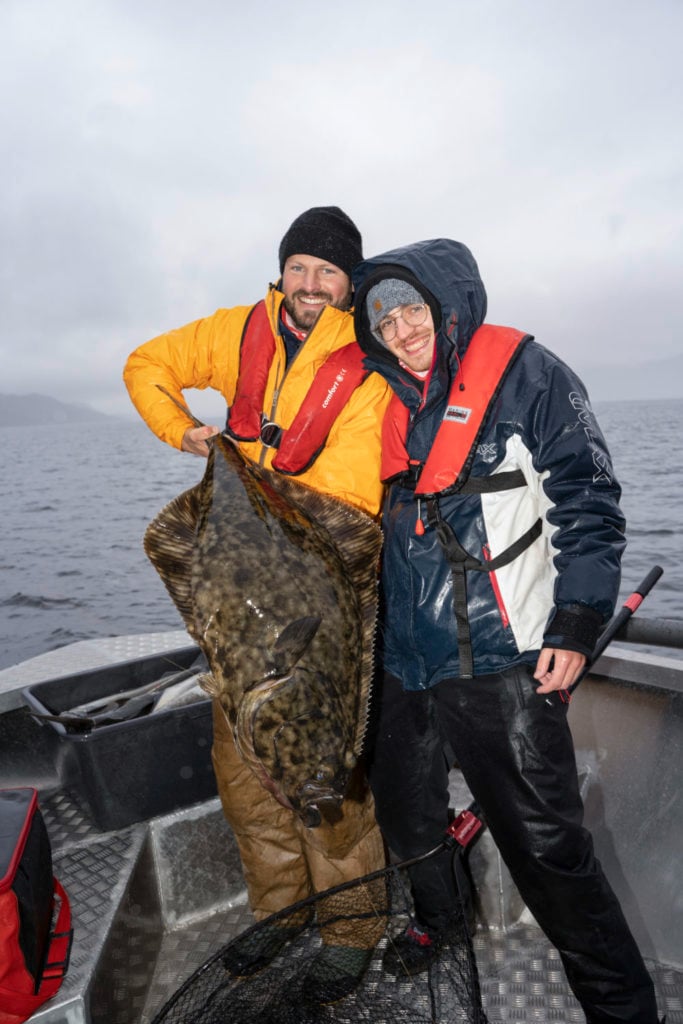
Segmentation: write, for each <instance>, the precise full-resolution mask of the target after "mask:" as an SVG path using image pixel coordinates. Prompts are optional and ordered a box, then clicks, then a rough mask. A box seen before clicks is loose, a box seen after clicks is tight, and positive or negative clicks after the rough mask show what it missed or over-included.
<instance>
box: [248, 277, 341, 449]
mask: <svg viewBox="0 0 683 1024" xmlns="http://www.w3.org/2000/svg"><path fill="white" fill-rule="evenodd" d="M282 301H283V302H284V299H283V300H282ZM271 302H272V305H271V315H272V317H273V319H274V320H275V322H276V323H278V324H279V322H280V307H278V310H277V314H276V313H275V310H274V306H275V297H274V296H271ZM280 305H282V303H280ZM326 308H327V307H326V306H324V307H323V309H322V310H321V311H320V316H319V317H318V319H317V320H316V322H315V323H314V324H313V326H312V327H311V329H310V331H309V332H308V334H307V335H306V337H305V338H304V340H303V341H302V342H301V345H300V346H299V348H298V349H297V350H296V352H295V353H294V356H293V357H292V359H291V360H290V362H289V366H288V365H287V352H286V349H285V352H284V373H283V374H282V377H281V378H280V379H279V380H276V381H275V388H274V390H273V397H272V399H271V403H270V415H269V417H268V418H269V420H270V422H271V423H276V422H277V420H276V419H275V414H276V412H277V404H278V402H279V400H280V394H281V392H282V388H283V387H284V384H285V381H286V380H287V376H288V374H289V372H290V370H291V369H292V367H293V366H294V364H295V363H296V361H297V359H298V358H299V354H300V353H301V350H302V349H303V347H304V345H306V344H307V342H308V339H309V338H310V337H311V335H312V334H313V332H314V331H315V329H316V327H317V326H318V324H319V323H320V320H321V318H322V316H323V315H324V313H325V309H326ZM276 318H277V319H276ZM275 344H276V346H277V345H278V344H279V345H281V346H282V348H283V349H284V348H285V343H284V341H283V340H282V335H281V334H280V332H279V331H278V332H277V336H276V341H275ZM268 450H269V449H268V448H267V447H266V445H264V444H261V454H260V455H259V466H261V468H263V466H264V465H265V461H266V454H267V452H268Z"/></svg>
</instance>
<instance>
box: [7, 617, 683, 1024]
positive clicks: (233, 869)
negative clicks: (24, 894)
mask: <svg viewBox="0 0 683 1024" xmlns="http://www.w3.org/2000/svg"><path fill="white" fill-rule="evenodd" d="M187 642H188V638H187V636H186V634H184V633H181V632H178V633H172V634H155V635H150V636H145V637H125V638H113V639H111V640H98V641H86V642H83V643H81V644H75V645H72V646H71V647H68V648H63V649H61V650H58V651H54V652H51V653H50V654H48V655H42V656H40V657H39V658H34V659H31V661H29V662H25V663H23V664H22V665H20V666H16V667H15V668H12V669H6V670H5V671H3V672H0V786H4V787H8V786H16V785H34V786H36V788H37V789H38V790H39V793H40V804H41V808H42V811H43V814H44V817H45V821H46V825H47V828H48V832H49V835H50V838H51V842H52V846H53V857H54V864H55V874H56V875H57V877H59V878H60V880H61V881H62V883H63V884H64V886H65V888H66V890H67V892H68V893H69V895H70V898H71V903H72V910H73V925H74V944H73V950H72V958H71V966H70V970H69V973H68V974H67V977H66V979H65V981H64V984H63V985H62V988H61V989H60V991H59V993H58V994H57V996H55V997H54V998H53V999H52V1000H51V1001H50V1002H49V1003H47V1004H46V1005H45V1007H44V1008H43V1009H42V1010H41V1011H40V1012H39V1013H37V1014H36V1015H35V1016H34V1017H33V1018H32V1020H35V1021H36V1022H40V1024H104V1022H106V1024H149V1022H150V1021H151V1020H152V1018H153V1016H154V1013H155V1012H156V1011H157V1010H158V1009H159V1007H160V1006H161V1005H163V1003H164V1002H165V1001H166V999H167V998H168V997H169V996H170V995H171V994H172V993H173V992H174V991H175V990H176V989H177V988H178V986H179V985H180V984H181V983H182V981H184V980H185V979H186V978H187V977H189V976H190V975H191V974H192V972H193V971H194V970H195V969H196V968H197V967H199V966H200V965H201V964H203V963H204V962H205V961H206V960H207V959H208V958H209V957H210V956H211V955H212V954H213V953H214V952H216V951H217V950H218V949H220V947H222V946H223V945H225V944H226V943H227V942H229V941H230V940H231V939H232V938H234V937H235V936H236V935H237V934H239V933H240V932H241V931H243V930H244V929H245V928H246V927H248V926H249V925H250V924H252V923H253V919H252V917H251V913H250V911H249V908H248V905H247V901H246V892H245V889H244V884H243V880H242V876H241V870H240V864H239V857H238V854H237V851H236V847H235V844H234V840H233V837H232V834H231V832H230V829H229V827H228V826H227V824H226V823H225V821H224V819H223V816H222V813H221V810H220V804H219V801H218V799H217V798H215V797H214V798H211V799H209V800H204V801H202V802H201V803H197V804H193V805H191V806H189V807H185V808H183V809H181V810H177V811H174V812H173V813H170V814H166V815H161V816H159V817H157V818H153V819H152V820H149V821H145V822H141V823H137V824H133V825H130V826H129V827H127V828H124V829H120V830H117V831H109V832H103V831H101V830H100V829H98V828H97V827H96V826H95V825H94V824H93V822H92V820H90V818H89V816H88V815H87V813H86V812H85V811H84V810H83V807H82V806H81V804H80V803H79V802H78V801H77V800H76V799H74V797H73V795H72V793H70V792H69V791H68V790H66V789H64V788H63V786H62V784H61V780H60V777H59V771H58V765H57V764H56V763H55V759H54V751H53V750H50V749H47V748H45V746H44V737H45V733H46V730H45V728H44V727H41V726H39V725H37V724H36V723H35V722H34V720H33V719H32V718H31V717H30V716H29V715H28V712H27V709H26V708H25V706H24V704H23V701H22V699H21V689H22V687H24V686H28V685H32V684H33V683H36V682H41V681H43V680H45V679H51V678H55V677H59V676H61V675H68V674H71V673H73V672H76V671H79V670H82V669H88V668H92V667H94V666H98V667H101V666H102V665H106V664H115V663H118V662H120V661H122V660H127V659H132V658H136V657H141V656H144V655H146V654H150V653H156V652H158V651H163V650H170V649H172V648H174V647H176V648H177V647H178V646H180V645H182V644H184V643H187ZM619 658H621V655H617V659H619ZM637 660H638V659H636V662H637ZM657 660H659V661H661V662H662V664H661V665H660V666H659V668H660V669H661V673H660V674H661V675H662V676H663V677H666V678H667V679H668V678H669V676H668V675H667V673H670V674H671V679H673V682H671V681H670V680H669V683H668V684H667V685H668V686H669V689H665V690H657V692H656V693H655V695H654V697H653V698H652V699H653V700H654V705H655V706H656V707H658V708H659V714H660V715H661V714H665V716H666V720H667V721H668V720H669V719H670V718H671V709H672V708H673V710H674V711H675V712H676V714H675V715H674V718H675V719H676V718H677V721H676V729H680V721H681V715H680V710H681V699H682V695H681V690H683V687H681V685H680V683H681V678H680V676H679V674H678V672H677V669H676V667H675V663H674V664H668V665H667V664H664V663H665V662H666V661H667V659H655V662H656V661H657ZM679 664H680V663H679ZM636 667H637V666H636ZM681 668H683V665H681ZM620 672H621V674H622V675H624V674H628V673H626V672H624V670H623V666H622V667H621V668H620ZM636 674H637V672H636ZM598 685H599V684H598ZM586 689H587V691H588V690H589V687H588V686H586ZM602 693H605V694H607V691H606V690H604V691H602ZM628 694H629V697H630V699H632V700H633V699H635V700H636V703H637V704H638V711H637V713H638V715H639V716H640V718H641V720H642V708H640V704H639V703H638V702H639V701H640V702H642V699H643V698H642V693H641V691H640V690H639V689H638V687H637V685H635V684H631V683H629V684H628ZM601 697H602V694H601V696H600V697H599V698H598V699H597V702H596V701H595V700H593V702H592V704H591V713H590V714H588V715H587V716H586V720H585V721H580V722H577V728H576V730H575V736H577V737H578V739H577V751H578V753H579V764H580V771H581V777H582V783H583V785H584V790H585V792H584V797H585V798H586V805H587V816H588V817H590V815H593V816H595V814H596V811H595V808H596V806H597V805H600V806H601V808H602V809H601V812H600V813H602V815H603V819H602V820H601V819H599V818H596V820H595V822H591V821H590V820H589V822H588V823H589V825H591V827H593V826H594V825H595V824H597V825H598V826H600V825H603V826H604V824H605V820H604V819H608V823H610V824H611V819H610V813H611V811H610V806H611V798H607V797H606V796H605V793H604V791H603V788H602V785H596V778H597V779H598V781H599V782H600V783H601V784H602V783H603V782H604V783H606V782H608V781H609V779H610V777H611V776H610V770H611V769H610V764H611V759H610V757H608V756H607V755H606V754H605V751H604V750H603V749H601V748H593V750H592V752H591V750H589V749H588V747H587V746H586V748H585V752H584V750H583V748H582V746H581V744H584V743H586V742H587V740H586V735H587V734H590V733H591V729H592V728H593V727H594V724H595V723H594V716H595V714H601V711H600V703H599V701H600V699H601ZM646 697H647V700H648V701H649V699H650V694H649V693H648V694H646ZM605 699H607V697H606V696H605ZM663 701H664V702H668V704H667V706H666V707H665V708H664V711H662V702H663ZM626 704H628V700H627V701H626ZM586 705H587V706H588V701H587V702H586ZM611 724H612V726H613V728H616V729H617V730H618V732H619V734H620V735H621V734H623V723H621V724H620V723H619V722H616V723H615V722H614V721H613V722H612V723H611ZM643 736H644V742H647V743H650V738H649V733H648V732H647V730H645V732H644V733H643ZM608 739H609V737H608ZM676 739H677V748H676V749H677V751H678V752H677V754H676V755H675V756H676V757H677V760H675V761H674V763H671V764H670V765H669V771H670V773H671V776H672V778H673V785H672V786H671V787H670V793H671V796H670V797H667V800H668V803H669V805H671V800H672V799H673V800H674V801H680V796H679V795H678V786H679V780H680V777H681V776H680V760H681V746H682V745H681V743H680V736H679V734H678V733H676ZM657 742H658V744H659V745H660V746H661V745H662V744H663V745H664V749H665V753H666V751H667V750H669V749H670V748H669V747H668V746H667V744H668V739H667V735H665V730H664V729H663V728H662V726H661V722H660V725H659V729H658V734H657ZM596 751H597V759H598V760H600V759H602V761H601V763H602V765H603V770H602V773H599V772H596V766H595V759H594V755H595V753H596ZM640 753H641V754H642V751H641V752H640ZM584 762H585V763H584ZM642 763H643V762H642V761H641V765H640V766H639V767H642ZM613 770H614V771H616V770H617V769H616V768H614V769H613ZM651 783H652V779H650V784H651ZM660 783H661V786H660V788H663V789H665V788H666V787H665V782H664V780H661V779H660ZM627 789H628V787H627ZM596 794H597V795H598V796H599V797H600V799H599V800H597V801H596ZM636 795H637V794H636ZM665 796H666V794H665ZM452 798H453V806H454V807H456V808H457V809H460V808H461V807H463V806H465V805H466V804H467V803H469V794H468V793H467V789H466V787H465V786H464V783H463V780H462V779H461V777H460V776H459V773H458V772H454V773H453V775H452ZM618 807H619V814H621V815H622V816H627V817H628V816H629V815H630V816H631V817H633V815H634V812H633V807H631V806H630V805H629V803H628V800H627V799H626V797H625V796H624V793H620V794H619V800H618ZM669 822H670V825H671V827H670V828H669V830H668V831H667V830H666V829H664V828H661V827H660V829H659V835H658V836H655V837H654V840H653V837H650V841H651V842H652V841H655V842H657V841H660V848H661V844H662V843H663V845H664V849H665V850H668V851H669V852H668V854H667V858H666V863H665V864H663V865H660V864H659V861H658V859H657V857H653V858H651V864H652V865H654V870H655V871H656V872H657V877H656V878H655V879H654V881H653V884H654V885H655V886H659V887H660V888H661V890H662V892H663V902H664V903H668V904H671V903H672V899H671V895H670V893H673V894H674V895H673V905H669V906H668V913H669V917H668V918H667V917H666V908H665V909H664V910H662V909H661V908H659V907H657V908H653V911H652V914H651V915H650V914H649V913H648V912H647V908H645V909H644V908H643V907H642V906H640V907H639V908H638V910H639V917H638V920H637V921H636V922H635V923H636V924H637V926H638V927H637V928H636V927H634V923H633V921H634V918H633V915H634V914H635V911H634V909H633V906H632V905H631V904H630V903H629V902H628V900H627V901H626V902H625V912H626V913H627V916H628V917H629V920H630V921H631V922H632V927H634V931H635V932H636V934H638V936H639V941H641V936H642V935H645V937H646V941H644V942H642V941H641V948H643V951H644V953H645V956H646V962H647V964H648V967H649V968H650V970H651V973H652V976H653V979H654V982H655V987H656V990H657V996H658V1002H659V1008H660V1013H661V1014H666V1015H667V1024H683V962H682V961H683V943H682V941H681V928H682V927H683V926H682V924H681V914H680V912H681V892H680V890H681V885H680V875H679V870H680V869H679V863H678V860H679V847H678V845H677V843H678V841H679V840H680V830H679V829H678V824H679V823H680V802H679V803H678V804H677V805H675V806H673V807H672V806H670V807H669ZM634 824H635V825H636V826H637V825H638V823H634ZM604 831H605V830H604V828H603V829H602V832H604ZM601 834H602V833H601V830H600V828H598V836H599V835H601ZM611 838H612V841H613V845H614V846H615V847H616V848H617V849H619V848H620V837H619V835H618V834H617V832H616V830H615V829H613V828H612V829H611ZM597 841H598V837H597V836H596V842H597ZM638 849H640V846H639V847H638ZM638 849H635V850H634V851H633V856H634V857H635V860H636V861H637V860H638V856H639V854H638ZM599 853H600V854H601V858H602V859H603V861H604V862H605V863H606V867H607V869H608V874H610V877H611V878H612V876H613V871H612V870H610V868H613V867H614V865H611V864H609V863H607V860H606V858H605V856H604V853H603V851H601V850H600V849H599ZM617 864H618V866H619V868H620V871H621V875H622V878H621V879H620V881H621V882H622V883H623V884H624V885H626V890H625V891H628V892H630V891H631V888H632V887H633V886H634V883H635V881H636V879H634V878H633V870H634V869H632V868H630V867H629V864H630V862H629V859H628V858H627V857H625V856H624V855H623V852H622V854H621V856H620V857H618V859H617ZM471 867H472V871H473V874H474V877H475V881H476V883H477V888H478V891H479V897H480V904H481V906H480V915H479V920H478V925H477V928H476V931H475V934H474V937H473V938H474V947H475V953H476V959H477V964H478V969H479V975H480V983H481V989H482V1000H483V1004H484V1008H485V1010H486V1014H487V1016H488V1019H489V1021H491V1022H494V1021H495V1022H498V1021H500V1022H513V1021H514V1022H539V1024H540V1022H544V1024H550V1022H555V1024H564V1022H567V1024H569V1022H581V1021H583V1020H584V1016H583V1013H582V1012H581V1011H580V1009H579V1007H578V1004H577V1003H576V1001H575V1000H574V998H573V996H572V994H571V992H570V991H569V989H568V986H567V984H566V981H565V978H564V973H563V971H562V967H561V964H560V961H559V957H558V956H557V953H556V951H555V950H554V949H553V948H552V947H551V946H550V945H549V943H548V942H547V940H546V939H545V938H544V936H543V934H542V933H541V932H540V930H539V929H538V927H537V926H536V925H535V923H534V922H533V920H532V919H531V918H530V917H529V915H528V912H527V911H526V909H525V908H524V906H523V905H522V903H521V901H520V899H519V896H518V894H517V893H516V890H515V889H514V886H513V885H512V883H511V881H510V879H509V876H508V875H507V872H506V869H505V867H504V865H503V864H502V862H501V861H500V859H499V857H498V855H497V851H496V850H495V847H494V845H493V843H492V841H491V840H490V837H489V836H488V834H484V836H483V837H482V839H481V841H480V842H479V843H478V844H477V845H476V847H475V848H474V850H473V852H472V856H471ZM667 887H668V888H667ZM615 888H618V886H616V885H615ZM620 895H622V893H621V892H620ZM655 919H656V921H657V922H659V923H660V924H661V923H662V919H663V925H662V928H663V933H662V934H663V937H662V936H660V934H659V932H658V931H657V927H655V923H654V922H655ZM671 921H673V922H674V924H673V932H672V926H671V924H670V922H671ZM676 922H678V923H677V924H676ZM643 929H645V931H644V932H643ZM648 954H649V955H648ZM371 969H372V968H371ZM335 1019H338V1020H342V1019H343V1016H338V1017H335ZM376 1024H381V1022H376Z"/></svg>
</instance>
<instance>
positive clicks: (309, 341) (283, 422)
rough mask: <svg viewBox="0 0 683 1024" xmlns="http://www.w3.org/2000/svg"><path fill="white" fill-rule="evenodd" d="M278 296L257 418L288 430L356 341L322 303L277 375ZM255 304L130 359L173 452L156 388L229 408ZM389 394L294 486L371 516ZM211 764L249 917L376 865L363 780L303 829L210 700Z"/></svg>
mask: <svg viewBox="0 0 683 1024" xmlns="http://www.w3.org/2000/svg"><path fill="white" fill-rule="evenodd" d="M283 298H284V296H283V295H282V293H281V292H279V291H278V290H277V289H276V288H274V287H273V286H271V288H270V290H269V293H268V295H267V297H266V309H267V312H268V318H269V320H270V325H271V329H272V331H273V335H274V337H275V355H274V357H273V361H272V364H271V367H270V371H269V375H268V382H267V385H266V391H265V395H264V402H263V405H264V408H263V412H264V413H265V414H266V415H267V417H268V418H269V419H270V420H271V421H275V422H277V423H278V424H279V425H280V426H281V427H283V428H285V429H286V428H288V427H289V426H290V424H291V422H292V420H293V419H294V416H295V415H296V413H297V412H298V410H299V407H300V405H301V403H302V401H303V399H304V397H305V395H306V394H307V393H308V390H309V388H310V386H311V384H312V382H313V378H314V377H315V374H316V372H317V371H318V370H319V368H320V367H321V365H322V364H323V363H324V361H325V359H326V358H327V357H328V356H329V355H330V353H332V352H334V351H336V350H337V349H338V348H341V347H342V346H345V345H348V344H349V343H350V342H352V341H353V340H354V337H355V334H354V326H353V317H352V316H351V315H349V314H348V313H344V312H342V311H341V310H338V309H335V308H334V307H332V306H327V307H326V308H325V309H324V310H323V311H322V313H321V315H320V317H319V318H318V320H317V322H316V324H315V326H314V327H313V329H312V330H311V331H310V333H309V334H308V336H307V337H306V339H305V341H304V342H302V345H301V348H300V349H299V351H298V352H297V354H296V356H295V358H294V359H293V360H291V361H290V365H289V368H288V369H287V372H285V369H286V360H285V347H284V342H283V341H282V338H281V337H280V334H279V332H278V329H277V325H278V322H279V315H280V306H281V304H282V300H283ZM251 308H252V307H251V306H236V307H234V308H232V309H219V310H218V311H217V312H216V313H214V314H213V316H209V317H206V318H204V319H202V320H196V321H194V322H193V323H190V324H187V325H186V326H185V327H180V328H179V329H177V330H174V331H169V332H168V333H167V334H162V335H160V336H159V337H157V338H153V339H152V340H151V341H148V342H146V344H144V345H141V346H140V347H139V348H137V349H136V350H135V351H134V352H133V353H132V354H131V355H130V357H129V358H128V361H127V363H126V367H125V370H124V380H125V383H126V387H127V388H128V391H129V394H130V397H131V399H132V400H133V403H134V405H135V406H136V408H137V410H138V412H139V413H140V415H141V416H142V418H143V419H144V420H145V422H146V423H147V425H148V426H149V427H150V429H151V430H152V431H153V432H154V433H155V434H157V436H158V437H160V438H161V439H162V440H163V441H166V442H167V443H168V444H170V445H173V446H174V447H176V448H180V446H181V442H182V438H183V434H184V433H185V431H186V430H187V429H188V427H191V426H193V424H192V421H191V420H189V419H188V417H186V416H184V415H183V413H182V412H181V411H180V410H179V409H178V408H177V406H176V405H174V403H173V402H172V401H171V400H170V399H169V398H168V397H167V396H166V395H164V394H163V393H162V392H161V391H159V389H158V387H157V384H161V385H162V386H163V387H164V388H166V389H167V390H168V391H169V392H170V394H172V395H174V396H175V397H176V398H177V399H178V400H179V401H181V402H182V401H183V398H182V394H181V392H182V391H183V389H185V388H200V389H203V388H207V387H210V388H214V389H215V390H217V391H219V392H220V393H221V394H222V395H223V397H224V398H225V400H226V403H227V404H228V405H230V404H231V403H232V401H233V399H234V396H235V389H236V385H237V379H238V375H239V372H240V343H241V339H242V332H243V329H244V324H245V321H246V319H247V316H248V314H249V311H250V309H251ZM390 398H391V391H390V389H389V388H388V386H387V385H386V383H385V382H384V380H383V378H382V377H380V376H379V374H376V373H373V374H370V376H369V377H367V378H366V379H365V380H364V381H363V383H362V384H361V385H360V386H359V387H358V388H356V390H355V391H354V392H353V394H352V395H351V397H350V399H349V400H348V402H347V403H346V405H345V406H344V407H343V409H342V410H341V412H340V413H339V415H338V417H337V419H336V420H335V422H334V424H333V426H332V428H331V430H330V433H329V435H328V438H327V442H326V444H325V446H324V448H323V449H322V451H321V452H320V454H319V456H318V457H317V458H316V459H315V461H314V462H313V464H312V465H311V466H309V468H308V469H306V470H305V471H304V472H302V473H300V474H298V475H297V477H296V479H297V480H300V481H301V482H302V483H305V484H307V485H308V486H309V487H314V488H315V489H316V490H319V491H322V492H323V493H326V494H331V495H334V496H335V497H337V498H340V499H342V500H344V501H347V502H349V503H350V504H352V505H355V506H356V507H357V508H360V509H362V510H363V511H365V512H367V513H369V514H370V515H372V516H376V515H378V513H379V511H380V506H381V500H382V486H381V483H380V448H381V424H382V419H383V416H384V412H385V409H386V407H387V405H388V403H389V400H390ZM240 447H241V448H242V450H243V451H244V452H245V453H246V454H247V455H248V456H249V457H250V458H252V459H253V460H254V461H257V462H259V463H260V464H261V465H265V466H266V467H267V468H270V466H271V463H272V459H273V456H274V454H275V449H271V448H267V447H265V446H264V445H263V444H262V443H261V442H260V441H255V442H246V443H244V442H242V443H240ZM212 756H213V763H214V769H215V774H216V779H217V783H218V791H219V794H220V798H221V803H222V805H223V810H224V813H225V816H226V818H227V820H228V822H229V823H230V825H231V827H232V829H233V832H234V833H235V837H236V839H237V843H238V845H239V849H240V855H241V858H242V865H243V869H244V876H245V880H246V884H247V889H248V892H249V902H250V906H251V908H252V910H253V912H254V916H255V917H256V919H257V920H262V919H263V918H265V917H267V916H269V915H270V914H272V913H275V912H276V911H278V910H281V909H283V908H284V907H286V906H289V905H290V904H291V903H292V902H293V901H295V900H299V899H302V898H304V897H305V896H308V895H312V894H313V893H314V892H320V891H321V890H323V889H327V888H330V887H332V886H333V885H337V884H339V883H342V882H345V881H350V880H352V879H354V878H357V877H358V876H360V875H364V874H367V873H369V872H371V871H375V870H377V869H378V868H381V867H384V847H383V842H382V838H381V834H380V832H379V828H378V826H377V824H376V823H375V817H374V804H373V801H372V795H371V793H370V791H369V789H368V788H367V784H364V787H363V790H362V792H361V793H360V794H357V795H356V797H355V798H352V799H346V800H345V801H344V804H343V818H342V821H341V822H340V823H339V824H338V825H335V826H333V827H330V826H328V825H323V826H321V827H320V828H317V829H306V828H304V827H303V826H302V824H301V822H300V821H299V819H298V818H297V817H296V815H295V814H293V813H292V812H291V811H287V810H286V809H285V808H283V807H282V806H281V805H280V804H279V803H278V802H277V801H276V800H275V798H274V797H273V796H271V794H270V793H269V792H267V790H265V789H264V788H263V787H262V786H261V784H260V782H259V781H258V779H257V778H256V776H255V775H253V773H252V772H251V770H250V769H249V768H248V767H247V766H245V764H244V762H242V760H241V758H240V757H239V755H238V754H237V751H236V749H235V744H234V741H233V737H232V732H231V730H230V728H229V726H228V724H227V721H226V719H225V715H224V713H223V711H222V708H221V706H220V704H219V703H218V702H217V701H215V702H214V742H213V751H212ZM375 909H377V908H375ZM378 922H379V923H378ZM382 930H383V926H382V925H381V914H380V915H379V917H377V918H375V916H374V915H372V917H371V921H370V923H369V925H368V927H367V928H366V929H365V930H364V931H363V932H362V933H361V930H360V929H359V928H358V926H357V925H356V926H355V927H354V928H351V929H350V928H349V926H348V925H344V923H343V922H340V923H339V924H337V925H332V926H328V927H326V928H324V929H323V936H324V939H325V941H326V942H330V943H333V944H338V945H356V946H365V947H370V946H372V945H374V944H375V943H376V942H377V941H378V939H379V937H380V935H381V933H382Z"/></svg>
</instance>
